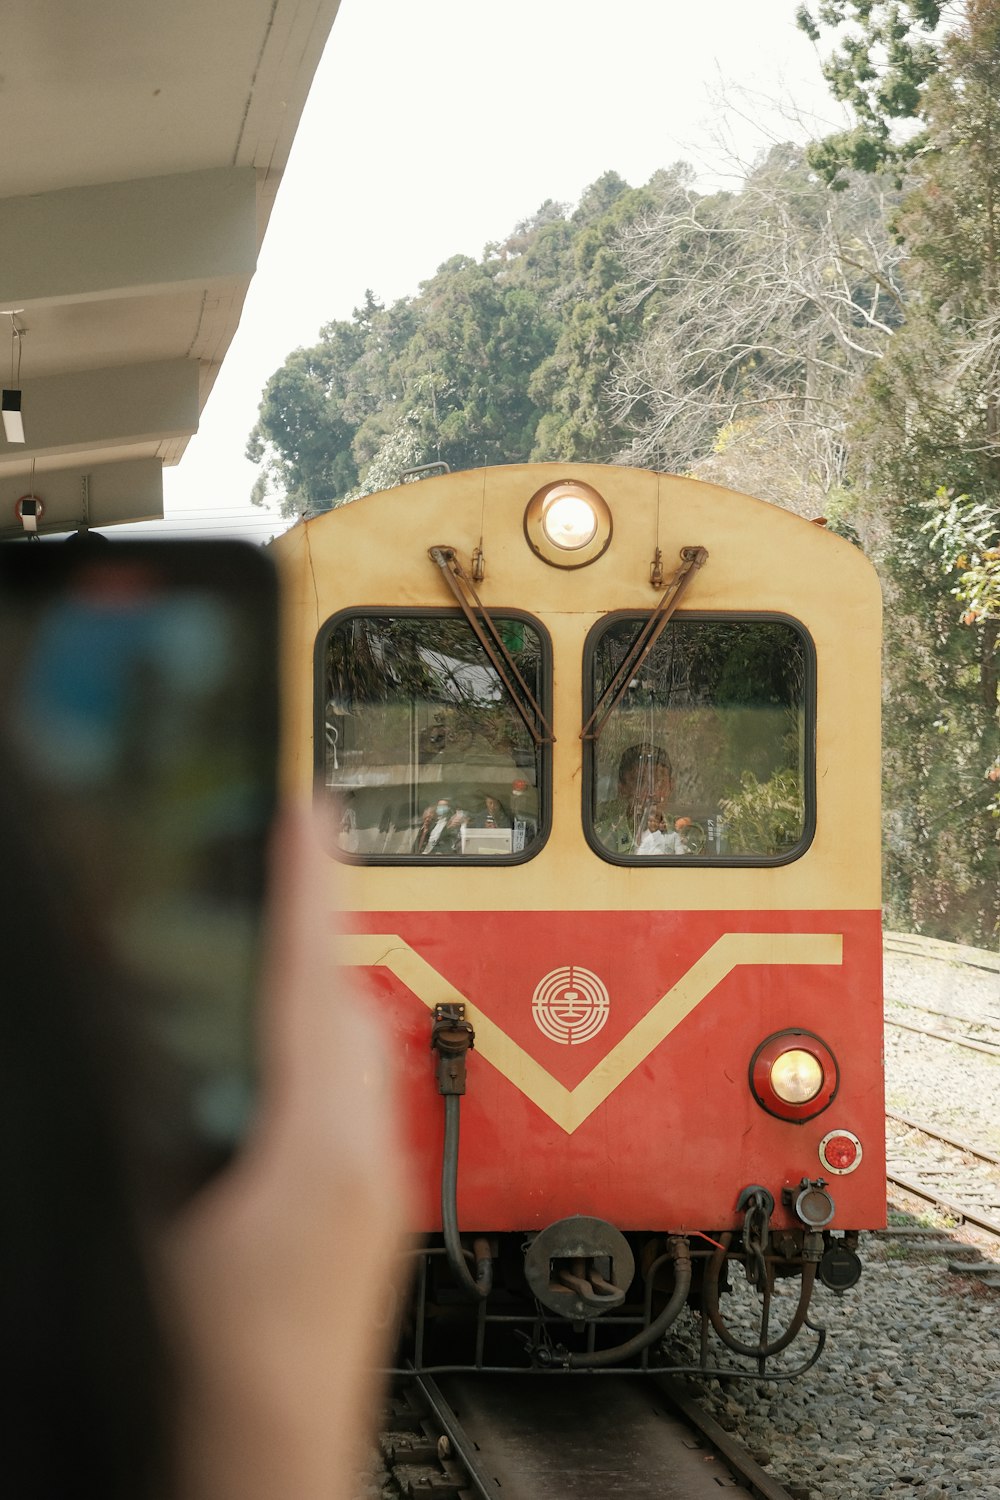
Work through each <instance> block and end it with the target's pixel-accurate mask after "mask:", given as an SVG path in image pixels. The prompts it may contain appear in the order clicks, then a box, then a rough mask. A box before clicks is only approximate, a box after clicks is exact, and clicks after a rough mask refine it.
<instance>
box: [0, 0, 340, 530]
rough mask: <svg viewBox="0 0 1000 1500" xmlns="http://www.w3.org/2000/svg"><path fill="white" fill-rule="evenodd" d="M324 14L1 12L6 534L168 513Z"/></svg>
mask: <svg viewBox="0 0 1000 1500" xmlns="http://www.w3.org/2000/svg"><path fill="white" fill-rule="evenodd" d="M338 4H339V0H87V3H86V4H67V0H7V3H6V4H5V5H4V14H3V62H2V64H0V73H2V77H0V120H2V139H3V149H2V151H0V377H2V383H3V387H4V389H5V391H6V390H10V391H14V392H20V398H19V400H20V409H21V417H22V425H23V433H24V441H23V442H18V441H10V440H9V439H8V437H7V436H6V435H5V431H6V424H5V427H4V429H0V536H11V535H17V534H21V533H22V531H23V526H22V522H21V521H20V519H19V518H18V514H17V510H18V502H19V500H20V499H21V497H23V496H25V495H26V494H32V493H38V494H39V495H41V496H43V497H44V511H43V514H42V519H41V522H40V525H39V530H45V531H48V530H59V531H65V530H74V529H76V528H77V527H79V526H81V525H93V526H101V525H108V524H112V523H117V522H120V521H132V520H145V519H148V518H153V517H157V516H160V515H162V513H163V491H162V469H163V465H164V464H175V463H177V462H178V460H179V459H180V457H181V455H182V454H183V452H184V449H185V447H186V445H187V443H188V440H189V439H190V437H191V436H192V435H193V434H194V433H195V432H196V431H197V428H198V420H199V416H200V413H201V411H202V408H203V407H204V404H205V401H206V400H207V398H208V395H209V393H210V391H211V389H212V385H213V383H214V381H215V378H216V376H217V374H218V372H219V368H220V366H221V363H222V361H223V359H224V358H225V355H226V351H227V349H228V347H229V344H230V341H231V340H232V338H233V335H234V333H235V331H236V328H237V325H238V323H239V319H240V313H241V310H242V307H243V302H244V299H245V297H246V293H247V289H248V287H249V285H250V280H251V278H252V276H253V274H254V270H255V267H256V263H257V253H258V251H259V249H260V245H261V242H262V240H263V237H264V233H265V230H266V228H267V223H268V218H269V216H270V213H271V209H272V206H273V203H274V199H275V194H276V192H277V189H278V186H279V184H280V182H281V176H282V172H283V169H284V167H285V164H286V162H287V159H288V153H289V149H290V147H291V143H292V139H293V137H294V134H295V130H296V128H297V126H298V122H299V118H300V116H301V113H302V108H303V105H304V103H305V99H306V95H307V94H308V91H309V86H310V83H311V82H312V78H313V74H314V72H315V70H316V67H317V65H318V63H319V60H320V57H321V56H322V53H323V48H324V46H325V44H326V41H327V38H328V36H329V33H330V29H331V27H332V25H333V22H334V18H335V16H336V13H337V8H338ZM4 404H5V406H13V405H15V404H16V403H15V402H14V400H13V399H11V398H8V396H6V395H5V397H4ZM28 508H29V510H30V509H31V508H32V507H28Z"/></svg>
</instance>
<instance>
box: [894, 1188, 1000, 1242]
mask: <svg viewBox="0 0 1000 1500" xmlns="http://www.w3.org/2000/svg"><path fill="white" fill-rule="evenodd" d="M885 1180H886V1182H888V1183H889V1184H891V1186H892V1187H898V1188H902V1190H903V1192H904V1193H910V1194H911V1195H912V1196H913V1197H914V1198H921V1199H922V1200H923V1201H924V1202H925V1203H933V1205H934V1207H935V1208H939V1209H941V1210H942V1211H943V1212H944V1213H946V1214H949V1215H950V1216H951V1217H952V1218H953V1219H957V1220H958V1221H959V1222H960V1223H963V1224H974V1225H975V1227H976V1228H977V1229H985V1230H986V1232H987V1233H988V1234H995V1235H996V1236H997V1238H998V1239H1000V1222H998V1221H997V1220H996V1219H988V1218H987V1217H986V1215H985V1214H977V1213H976V1211H975V1210H974V1209H970V1208H969V1207H968V1206H967V1205H964V1204H961V1203H954V1202H952V1200H951V1199H949V1198H946V1197H944V1195H943V1194H942V1193H939V1192H937V1191H936V1190H935V1189H934V1188H931V1187H928V1186H927V1185H926V1184H925V1183H922V1182H914V1181H913V1180H912V1179H911V1178H909V1177H895V1176H893V1175H892V1174H891V1173H888V1172H887V1173H886V1179H885Z"/></svg>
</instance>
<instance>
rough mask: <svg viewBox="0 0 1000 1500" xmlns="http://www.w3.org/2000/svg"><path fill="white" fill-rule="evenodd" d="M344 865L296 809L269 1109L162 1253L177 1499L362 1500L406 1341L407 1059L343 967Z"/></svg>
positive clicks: (265, 1002)
mask: <svg viewBox="0 0 1000 1500" xmlns="http://www.w3.org/2000/svg"><path fill="white" fill-rule="evenodd" d="M328 867H329V860H328V857H327V856H325V855H323V854H322V853H321V851H320V849H319V845H318V840H317V838H316V835H315V831H314V830H313V829H312V827H311V826H310V824H309V822H308V821H307V820H306V819H305V818H304V817H302V816H301V815H298V814H293V815H286V816H285V818H284V820H283V822H282V824H281V827H280V828H279V831H278V835H277V839H276V849H275V856H274V863H273V872H274V878H273V899H272V901H271V911H270V923H269V954H268V958H267V963H266V971H265V978H264V986H263V996H262V1015H261V1032H262V1044H261V1053H262V1058H263V1062H262V1075H263V1076H262V1101H261V1109H260V1116H259V1121H258V1124H257V1126H256V1128H255V1129H254V1131H253V1134H252V1136H251V1139H250V1140H249V1141H248V1142H247V1145H246V1147H245V1149H244V1150H243V1152H242V1153H241V1155H240V1157H239V1158H238V1159H237V1160H236V1161H235V1162H234V1163H233V1165H232V1166H231V1167H230V1168H228V1169H227V1170H226V1172H225V1173H224V1174H222V1175H221V1176H220V1177H219V1178H218V1179H217V1180H216V1181H215V1182H214V1183H212V1184H211V1185H210V1186H209V1187H207V1188H206V1189H204V1190H203V1191H202V1192H201V1194H200V1195H199V1196H198V1197H197V1198H196V1199H195V1200H194V1201H193V1202H192V1203H191V1204H190V1205H189V1206H188V1208H187V1209H185V1210H184V1212H183V1214H182V1215H181V1217H180V1219H179V1220H178V1221H177V1222H176V1223H175V1224H173V1226H172V1227H171V1229H170V1231H169V1234H168V1236H167V1239H166V1244H165V1246H164V1265H165V1272H166V1277H165V1280H166V1286H165V1298H166V1322H167V1327H168V1333H169V1334H170V1335H171V1338H172V1342H173V1344H174V1349H175V1357H176V1365H177V1372H178V1383H179V1392H178V1398H179V1458H178V1465H179V1474H178V1488H177V1494H178V1496H179V1497H180V1500H339V1497H341V1496H345V1497H346V1496H347V1495H348V1494H349V1493H351V1491H350V1489H349V1486H350V1484H351V1483H352V1480H353V1479H354V1478H355V1474H354V1468H355V1467H356V1464H357V1462H358V1461H359V1459H360V1457H361V1455H362V1453H363V1448H364V1444H365V1441H366V1439H367V1438H368V1436H369V1429H370V1413H371V1410H372V1405H373V1398H374V1397H375V1395H376V1390H377V1387H376V1379H375V1377H374V1376H373V1374H372V1370H373V1368H374V1367H376V1366H377V1365H378V1364H379V1362H380V1361H383V1362H384V1360H385V1358H386V1356H387V1354H388V1352H389V1351H388V1349H387V1347H386V1344H387V1339H388V1337H389V1333H390V1330H391V1329H392V1325H393V1324H394V1322H395V1313H396V1311H397V1298H398V1296H399V1295H400V1294H401V1290H402V1289H401V1288H400V1286H399V1283H398V1271H399V1262H398V1251H399V1249H400V1243H399V1241H400V1234H401V1230H402V1225H403V1218H404V1213H405V1193H404V1168H403V1164H402V1162H401V1160H400V1145H399V1140H398V1138H397V1136H396V1133H395V1130H394V1125H393V1119H392V1109H391V1106H392V1084H391V1075H392V1069H391V1067H390V1065H389V1058H388V1056H387V1039H386V1038H385V1037H384V1036H383V1035H382V1034H381V1032H379V1031H378V1030H377V1028H376V1027H375V1025H374V1024H373V1022H372V1020H371V1018H370V1017H369V1016H368V1015H367V1014H366V1013H365V1011H364V1008H363V1005H362V1003H361V1002H360V1001H359V1000H358V998H357V997H356V996H355V995H354V994H353V993H352V991H351V989H350V988H349V987H348V985H347V983H346V982H345V980H344V979H343V978H342V977H341V976H339V975H338V974H337V972H336V969H335V931H334V923H333V921H332V918H331V914H330V911H329V909H328V904H327V901H326V900H324V894H323V893H324V892H325V891H326V890H328V887H329V868H328ZM379 1329H382V1330H384V1331H383V1332H382V1333H380V1332H379Z"/></svg>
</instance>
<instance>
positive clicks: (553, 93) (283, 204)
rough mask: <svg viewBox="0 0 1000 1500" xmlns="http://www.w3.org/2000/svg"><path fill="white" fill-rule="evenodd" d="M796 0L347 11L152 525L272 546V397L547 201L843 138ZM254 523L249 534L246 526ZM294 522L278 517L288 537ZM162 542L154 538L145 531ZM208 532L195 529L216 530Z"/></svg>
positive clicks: (712, 170)
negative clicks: (302, 362) (455, 258)
mask: <svg viewBox="0 0 1000 1500" xmlns="http://www.w3.org/2000/svg"><path fill="white" fill-rule="evenodd" d="M795 9H796V0H701V3H697V4H692V3H690V0H607V3H598V0H505V3H504V4H503V5H502V6H491V5H487V4H486V3H483V0H479V3H477V0H342V4H341V8H340V13H339V15H338V17H337V20H336V22H335V24H334V27H333V31H332V32H331V35H330V40H329V42H328V44H327V48H326V53H325V55H324V57H323V60H322V62H321V64H320V66H319V69H318V70H317V73H316V77H315V80H314V83H313V87H312V91H311V94H310V97H309V100H308V103H307V105H306V108H305V110H304V112H303V115H302V120H301V123H300V126H299V131H298V134H297V136H296V139H295V143H294V145H293V148H292V154H291V158H290V160H289V164H288V168H287V171H286V173H285V179H284V182H283V183H282V186H281V189H280V191H279V193H278V198H277V203H276V205H275V209H274V212H273V214H272V217H271V222H270V226H269V229H268V232H267V236H266V238H265V241H264V246H263V250H262V252H261V258H260V263H259V267H258V271H257V274H256V277H255V278H254V281H253V284H252V286H251V288H250V293H249V296H248V297H247V301H246V306H245V308H244V313H243V319H242V322H241V325H240V328H239V331H238V333H237V335H236V337H235V339H234V340H233V343H232V345H231V346H230V349H229V353H228V354H227V356H226V359H225V362H224V364H223V367H222V371H221V373H220V375H219V378H218V381H217V382H216V386H215V389H214V391H213V393H212V395H211V397H210V399H209V401H208V404H207V406H206V408H205V411H204V413H203V416H202V422H201V430H200V432H199V433H198V435H197V436H196V437H195V438H193V439H192V440H191V442H190V444H189V446H188V449H187V452H186V454H185V456H184V458H183V460H182V461H181V463H180V464H179V465H178V466H177V467H176V468H173V469H166V470H165V471H164V490H165V504H166V510H167V516H168V520H167V521H165V522H163V523H160V524H159V526H158V527H157V529H164V530H169V531H170V532H172V533H176V532H177V531H178V530H179V529H181V528H183V529H185V530H187V529H190V521H189V519H188V517H189V516H190V514H191V513H192V512H197V513H198V514H199V515H200V517H201V518H202V525H203V527H204V528H205V529H206V530H213V531H219V530H222V531H227V530H228V531H232V530H233V529H238V530H241V531H242V532H243V534H246V535H253V536H257V537H259V538H260V539H261V540H266V538H267V536H268V535H270V534H271V533H272V532H273V530H274V529H275V523H274V522H271V521H269V520H268V519H267V517H266V516H264V515H262V514H261V512H259V511H255V510H253V509H251V507H250V506H249V504H248V496H249V492H250V487H251V485H252V483H253V480H254V477H255V469H254V467H253V466H252V465H251V464H249V463H248V462H247V461H246V459H245V458H244V457H243V450H244V446H245V444H246V439H247V435H248V433H249V431H250V429H251V427H252V426H253V423H254V421H255V419H256V412H257V405H258V402H259V400H260V394H261V390H262V388H263V386H264V383H265V382H266V380H267V379H268V377H269V376H270V375H271V374H272V373H273V371H274V370H275V369H277V367H278V366H279V365H280V364H281V363H282V362H283V360H284V359H285V357H286V355H287V354H288V353H289V352H290V351H291V350H292V349H294V348H296V347H298V346H300V345H303V344H310V343H313V342H315V340H316V336H317V334H318V332H319V329H320V327H321V326H322V325H323V324H324V323H325V322H328V321H329V320H330V319H332V318H344V317H349V316H350V314H351V311H352V309H353V308H354V307H356V306H357V305H358V304H359V303H360V302H361V301H362V299H363V296H364V292H365V288H366V287H371V288H372V289H373V290H374V291H375V293H376V294H377V295H378V296H379V297H380V298H382V299H383V300H390V299H392V298H395V297H400V296H404V295H406V294H408V293H412V292H415V291H416V290H417V287H418V285H419V283H420V282H421V281H422V280H424V279H425V278H426V277H428V276H430V275H432V274H433V272H434V271H435V270H436V268H437V267H438V266H439V265H440V264H441V262H442V261H444V260H446V259H447V258H448V257H449V256H451V255H454V254H457V253H459V252H462V253H465V254H467V255H471V256H473V257H476V258H478V257H479V255H480V254H481V253H482V250H483V247H484V245H485V244H486V243H487V242H488V241H490V240H495V239H500V238H502V237H503V236H504V235H505V234H506V233H507V232H508V231H509V230H510V229H512V228H513V226H514V225H515V224H516V223H517V221H518V220H519V219H523V218H526V217H528V216H529V215H530V214H531V213H533V212H534V210H535V209H536V208H538V207H539V205H540V204H541V203H543V202H544V201H545V199H547V198H554V199H556V200H557V201H561V202H566V203H570V204H572V203H575V202H576V200H577V199H578V198H579V196H580V193H581V192H582V190H583V189H584V188H585V187H586V186H587V185H588V183H591V182H593V181H594V179H595V178H596V177H598V176H600V174H601V173H602V172H604V171H607V170H609V169H613V170H615V171H617V172H619V173H621V175H622V176H623V177H624V178H625V179H626V180H627V181H628V182H629V183H631V184H632V185H633V186H638V185H640V184H641V183H643V182H645V181H647V180H648V178H649V177H650V176H651V174H652V173H653V172H654V171H655V170H656V169H657V168H658V167H662V166H668V165H669V164H670V163H671V162H673V161H676V160H678V159H684V160H686V161H689V162H690V163H691V164H692V165H693V166H694V167H695V168H696V170H697V171H698V172H699V173H700V174H701V178H702V181H703V183H704V185H706V186H709V185H712V184H715V183H718V182H720V181H724V180H727V179H732V178H733V176H734V173H735V172H736V171H737V169H738V162H739V161H740V160H741V159H742V160H744V161H749V160H752V158H753V156H754V155H755V154H756V153H757V152H758V151H759V150H760V149H762V147H764V146H765V145H766V143H767V142H768V140H770V139H791V138H795V137H798V138H801V137H802V135H803V133H804V131H805V130H810V131H811V133H813V134H819V133H822V132H823V131H824V130H828V129H830V128H831V127H832V126H833V125H835V124H837V123H838V120H837V116H836V113H835V106H834V105H833V103H832V101H831V100H830V98H829V94H828V93H827V91H826V87H825V85H824V83H823V80H822V77H821V74H820V70H819V63H818V60H817V57H816V53H815V51H814V49H813V47H812V45H811V44H810V43H809V41H808V40H807V39H806V38H805V37H804V36H803V35H802V34H801V33H800V32H799V31H797V30H796V28H795V24H794V13H795ZM247 517H249V518H250V519H249V521H247V520H245V518H247ZM278 524H279V525H280V524H282V523H278ZM143 529H144V530H147V529H149V528H143ZM199 529H200V528H199Z"/></svg>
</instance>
